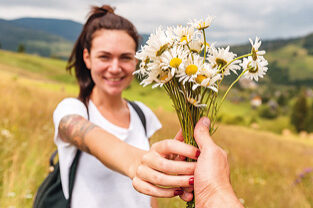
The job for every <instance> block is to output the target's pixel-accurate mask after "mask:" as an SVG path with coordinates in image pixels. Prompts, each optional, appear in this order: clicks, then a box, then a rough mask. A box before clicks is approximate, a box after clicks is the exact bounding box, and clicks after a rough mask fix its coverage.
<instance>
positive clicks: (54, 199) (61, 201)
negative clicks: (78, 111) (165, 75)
mask: <svg viewBox="0 0 313 208" xmlns="http://www.w3.org/2000/svg"><path fill="white" fill-rule="evenodd" d="M128 103H129V104H131V106H132V107H133V108H134V109H135V111H136V113H137V114H138V116H139V118H140V120H141V122H142V125H143V127H144V129H145V133H146V135H147V129H146V118H145V115H144V113H143V112H142V110H141V109H140V107H139V106H138V105H137V104H136V103H135V102H132V101H128ZM56 154H57V150H56V151H55V152H54V153H53V154H52V155H51V157H50V160H49V163H50V168H49V170H50V173H49V175H48V176H47V177H46V178H45V180H44V181H43V182H42V184H41V185H40V186H39V188H38V191H37V193H36V196H35V200H34V204H33V208H69V207H70V204H71V198H72V192H73V187H74V181H75V175H76V170H77V165H78V161H79V156H80V154H81V151H80V150H77V153H76V155H75V158H74V160H73V162H72V165H71V168H70V174H69V199H68V200H67V199H65V196H64V194H63V190H62V184H61V174H60V166H59V162H57V163H54V158H55V156H56Z"/></svg>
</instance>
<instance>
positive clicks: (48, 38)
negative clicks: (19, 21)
mask: <svg viewBox="0 0 313 208" xmlns="http://www.w3.org/2000/svg"><path fill="white" fill-rule="evenodd" d="M0 43H1V48H3V49H6V50H11V51H17V48H18V46H19V45H20V44H23V45H24V46H25V52H27V53H33V54H40V55H41V56H47V57H59V58H66V57H68V56H69V53H70V51H71V48H72V46H73V43H72V42H70V41H68V40H65V39H64V38H62V37H60V36H57V35H54V34H50V33H48V32H45V31H41V30H34V29H29V28H25V27H21V26H19V25H16V24H13V23H12V22H10V21H7V20H3V19H0Z"/></svg>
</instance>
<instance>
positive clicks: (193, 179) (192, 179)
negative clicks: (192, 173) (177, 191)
mask: <svg viewBox="0 0 313 208" xmlns="http://www.w3.org/2000/svg"><path fill="white" fill-rule="evenodd" d="M194 183H195V178H194V177H191V178H190V179H189V185H193V184H194Z"/></svg>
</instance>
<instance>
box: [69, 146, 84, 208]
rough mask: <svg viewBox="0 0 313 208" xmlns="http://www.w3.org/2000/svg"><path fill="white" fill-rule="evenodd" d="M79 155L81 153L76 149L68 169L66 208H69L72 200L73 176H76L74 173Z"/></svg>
mask: <svg viewBox="0 0 313 208" xmlns="http://www.w3.org/2000/svg"><path fill="white" fill-rule="evenodd" d="M80 154H81V151H80V150H79V149H78V150H77V152H76V155H75V157H74V160H73V162H72V165H71V168H70V175H69V192H68V193H69V198H68V207H69V206H70V202H71V199H72V193H73V187H74V182H75V176H76V171H77V166H78V160H79V156H80Z"/></svg>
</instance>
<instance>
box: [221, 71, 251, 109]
mask: <svg viewBox="0 0 313 208" xmlns="http://www.w3.org/2000/svg"><path fill="white" fill-rule="evenodd" d="M248 70H249V68H247V69H245V70H244V71H242V72H241V74H240V75H239V76H238V77H237V79H236V80H235V81H234V82H233V83H231V85H230V86H229V87H228V89H227V91H226V92H225V94H224V96H223V98H222V100H221V103H220V106H221V105H222V103H223V102H224V100H225V98H226V96H227V94H228V92H229V90H230V89H231V88H232V87H233V86H234V84H236V83H237V82H238V81H239V79H240V78H241V77H242V75H244V73H245V72H246V71H248ZM218 109H220V107H219V108H218Z"/></svg>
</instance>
